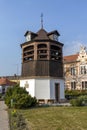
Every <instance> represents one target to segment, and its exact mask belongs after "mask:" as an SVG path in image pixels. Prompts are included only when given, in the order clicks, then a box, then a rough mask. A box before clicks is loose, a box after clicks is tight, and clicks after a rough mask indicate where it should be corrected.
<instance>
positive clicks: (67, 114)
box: [20, 107, 87, 130]
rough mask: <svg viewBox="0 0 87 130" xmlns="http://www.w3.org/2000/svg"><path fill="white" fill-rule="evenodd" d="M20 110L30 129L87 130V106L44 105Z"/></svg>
mask: <svg viewBox="0 0 87 130" xmlns="http://www.w3.org/2000/svg"><path fill="white" fill-rule="evenodd" d="M20 112H21V113H22V114H23V116H24V117H25V118H26V119H27V121H28V125H29V127H30V130H87V107H44V108H35V109H29V110H20Z"/></svg>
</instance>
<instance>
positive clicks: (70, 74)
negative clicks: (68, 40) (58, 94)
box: [64, 46, 87, 90]
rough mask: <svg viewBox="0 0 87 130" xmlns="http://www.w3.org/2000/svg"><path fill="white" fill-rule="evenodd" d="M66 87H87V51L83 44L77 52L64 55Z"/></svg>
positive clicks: (71, 88) (79, 88) (82, 88)
mask: <svg viewBox="0 0 87 130" xmlns="http://www.w3.org/2000/svg"><path fill="white" fill-rule="evenodd" d="M64 76H65V89H69V90H75V89H76V90H86V89H87V52H86V48H85V47H83V46H81V47H80V51H79V53H77V54H74V55H69V56H64Z"/></svg>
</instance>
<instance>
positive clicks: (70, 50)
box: [63, 41, 87, 56]
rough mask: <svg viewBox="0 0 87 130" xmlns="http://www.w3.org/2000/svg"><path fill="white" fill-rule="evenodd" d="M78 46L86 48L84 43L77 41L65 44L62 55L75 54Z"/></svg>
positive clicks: (78, 48)
mask: <svg viewBox="0 0 87 130" xmlns="http://www.w3.org/2000/svg"><path fill="white" fill-rule="evenodd" d="M80 46H85V47H86V46H87V45H86V44H85V43H82V42H79V41H72V42H66V43H65V44H64V48H63V55H64V56H65V55H72V54H76V53H78V52H79V50H80Z"/></svg>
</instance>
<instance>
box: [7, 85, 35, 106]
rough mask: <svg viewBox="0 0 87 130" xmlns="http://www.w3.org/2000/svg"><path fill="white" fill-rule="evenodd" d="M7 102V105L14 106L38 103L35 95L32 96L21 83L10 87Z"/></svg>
mask: <svg viewBox="0 0 87 130" xmlns="http://www.w3.org/2000/svg"><path fill="white" fill-rule="evenodd" d="M5 103H6V104H7V106H8V107H9V108H10V107H14V108H29V107H32V106H35V105H36V104H37V100H36V98H35V97H31V95H29V94H28V92H27V91H26V89H25V88H22V87H19V85H16V86H14V87H13V88H12V87H9V88H8V89H7V92H6V94H5Z"/></svg>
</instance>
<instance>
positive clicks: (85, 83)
mask: <svg viewBox="0 0 87 130" xmlns="http://www.w3.org/2000/svg"><path fill="white" fill-rule="evenodd" d="M82 89H83V90H85V89H87V81H82Z"/></svg>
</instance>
